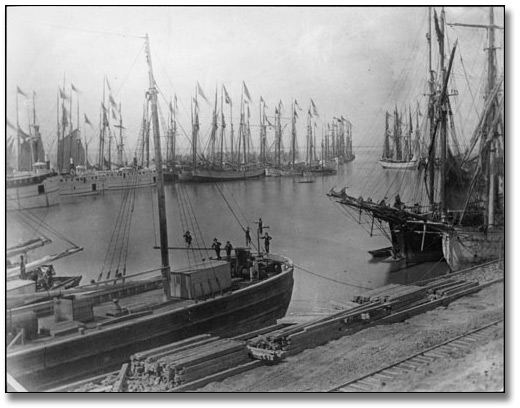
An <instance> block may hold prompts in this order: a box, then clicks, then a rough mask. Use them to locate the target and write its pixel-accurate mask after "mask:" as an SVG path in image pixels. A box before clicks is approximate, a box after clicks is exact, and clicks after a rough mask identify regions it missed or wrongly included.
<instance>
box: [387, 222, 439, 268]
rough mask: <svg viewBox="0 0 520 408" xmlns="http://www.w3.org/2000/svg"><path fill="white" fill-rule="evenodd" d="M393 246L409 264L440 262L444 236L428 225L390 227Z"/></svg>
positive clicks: (409, 224) (415, 224)
mask: <svg viewBox="0 0 520 408" xmlns="http://www.w3.org/2000/svg"><path fill="white" fill-rule="evenodd" d="M390 231H391V236H392V245H393V247H394V248H398V249H399V253H400V255H401V256H402V257H404V259H406V261H407V262H408V263H414V264H415V263H423V262H438V261H441V260H442V259H443V256H444V254H443V251H442V235H441V234H440V233H439V232H438V231H433V230H432V229H431V228H429V227H428V225H427V224H422V223H414V224H411V223H408V224H407V225H406V226H402V227H397V226H394V225H390Z"/></svg>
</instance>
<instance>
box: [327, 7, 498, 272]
mask: <svg viewBox="0 0 520 408" xmlns="http://www.w3.org/2000/svg"><path fill="white" fill-rule="evenodd" d="M431 21H432V19H431V9H430V33H429V34H428V35H427V39H428V44H429V46H430V47H431ZM434 22H435V32H436V35H437V38H438V43H439V64H440V67H441V75H438V79H439V82H438V83H436V81H435V76H436V75H435V72H434V71H433V70H432V66H431V59H430V79H429V87H430V95H429V109H428V126H429V136H430V140H429V147H428V158H427V163H426V168H424V169H423V170H422V173H420V174H422V175H423V178H424V185H425V191H426V192H427V200H428V202H427V204H426V205H423V204H422V203H421V204H420V203H419V202H416V203H415V204H414V205H411V206H410V205H405V203H403V202H401V199H400V197H399V196H396V201H395V203H394V206H393V207H390V206H389V205H388V203H386V197H385V199H383V200H381V201H380V202H379V203H375V202H372V200H368V199H367V200H365V199H363V198H362V197H359V198H355V197H353V196H351V195H348V194H346V190H342V191H340V192H336V191H331V192H330V193H329V196H330V197H332V198H333V199H335V200H337V201H338V202H339V203H341V204H342V205H345V206H346V207H350V208H353V209H355V210H356V212H359V213H360V215H361V214H362V213H364V214H367V215H368V216H369V219H371V222H372V226H374V223H376V225H377V226H379V227H382V225H383V223H388V226H389V230H390V233H389V238H390V240H391V243H392V256H393V257H394V258H401V259H404V260H405V262H406V263H413V262H427V261H432V262H440V261H442V260H444V259H445V260H446V261H447V263H448V265H449V266H450V268H451V269H452V270H453V271H456V270H459V269H461V268H463V267H464V266H467V265H470V264H479V263H483V262H485V261H489V260H493V259H498V258H500V257H501V256H503V251H504V244H503V241H504V204H503V196H504V183H503V178H504V155H503V146H504V144H503V143H504V130H503V90H502V84H503V75H501V76H499V75H497V68H496V47H495V45H494V31H495V30H497V29H499V27H498V26H496V25H495V24H494V23H493V10H492V8H491V10H490V23H489V24H487V25H470V26H472V27H480V28H482V27H483V28H486V29H487V30H488V41H489V47H488V55H487V61H488V68H487V71H488V81H487V83H488V85H487V88H486V89H487V91H486V93H487V95H486V100H485V104H484V109H483V111H482V112H480V113H481V114H480V115H479V118H480V119H479V120H478V126H477V128H476V130H475V132H474V134H473V137H472V140H471V148H470V149H469V150H468V152H467V153H466V155H465V156H464V157H462V155H461V154H460V152H458V150H457V146H458V143H457V142H456V140H455V137H456V135H455V134H454V132H453V131H454V126H453V125H452V118H451V112H452V108H451V101H450V98H449V96H450V95H449V94H448V83H449V80H450V75H451V73H452V67H453V62H454V55H455V50H456V47H457V43H455V45H454V46H453V48H452V51H451V53H450V56H449V62H448V64H447V66H446V64H445V56H444V44H445V41H444V40H445V13H444V10H443V11H442V13H441V16H440V18H438V16H437V13H436V12H435V14H434ZM453 25H455V24H454V23H453ZM430 55H431V54H430ZM497 77H499V78H498V79H497ZM448 136H451V138H452V139H451V140H452V143H451V144H448ZM477 144H478V145H479V146H480V147H479V149H477V150H478V154H477V155H475V154H474V152H473V150H474V148H475V146H477Z"/></svg>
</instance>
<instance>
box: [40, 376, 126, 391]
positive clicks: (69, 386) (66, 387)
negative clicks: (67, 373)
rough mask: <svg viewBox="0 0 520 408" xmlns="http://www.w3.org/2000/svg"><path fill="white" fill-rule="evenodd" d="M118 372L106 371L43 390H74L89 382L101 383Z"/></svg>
mask: <svg viewBox="0 0 520 408" xmlns="http://www.w3.org/2000/svg"><path fill="white" fill-rule="evenodd" d="M118 372H119V371H112V372H109V373H106V374H100V375H97V376H95V377H90V378H87V379H86V380H80V381H76V382H73V383H71V384H66V385H61V386H59V387H56V388H52V389H50V390H47V391H45V392H68V391H73V390H75V389H77V388H80V387H83V386H85V385H87V384H90V383H92V384H96V383H99V384H101V382H102V381H104V380H107V379H109V378H110V377H112V376H115V375H117V373H118Z"/></svg>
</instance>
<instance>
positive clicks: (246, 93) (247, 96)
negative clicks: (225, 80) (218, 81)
mask: <svg viewBox="0 0 520 408" xmlns="http://www.w3.org/2000/svg"><path fill="white" fill-rule="evenodd" d="M242 84H243V85H244V95H245V96H246V99H247V100H248V101H249V102H252V100H251V94H250V93H249V90H248V89H247V86H246V83H245V82H244V81H242Z"/></svg>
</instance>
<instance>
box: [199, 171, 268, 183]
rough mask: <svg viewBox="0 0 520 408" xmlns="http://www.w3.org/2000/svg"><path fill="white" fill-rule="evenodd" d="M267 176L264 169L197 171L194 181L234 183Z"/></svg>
mask: <svg viewBox="0 0 520 408" xmlns="http://www.w3.org/2000/svg"><path fill="white" fill-rule="evenodd" d="M264 175H265V170H264V169H263V168H259V169H256V168H255V169H249V170H221V169H195V170H194V171H193V172H192V181H201V182H208V181H232V180H246V179H251V178H259V177H263V176H264Z"/></svg>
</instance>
